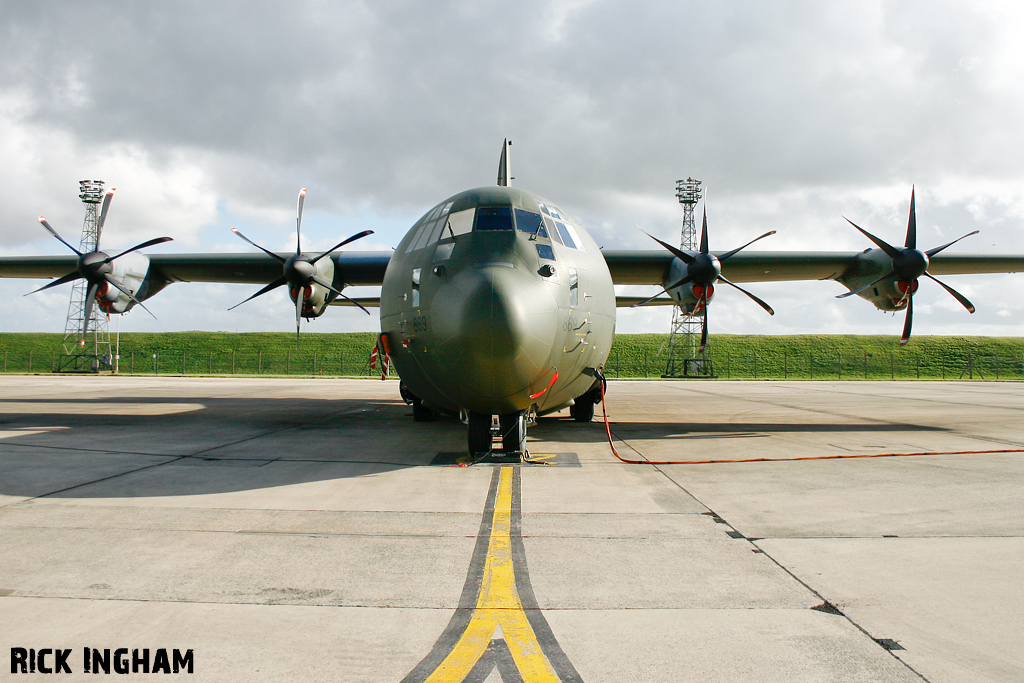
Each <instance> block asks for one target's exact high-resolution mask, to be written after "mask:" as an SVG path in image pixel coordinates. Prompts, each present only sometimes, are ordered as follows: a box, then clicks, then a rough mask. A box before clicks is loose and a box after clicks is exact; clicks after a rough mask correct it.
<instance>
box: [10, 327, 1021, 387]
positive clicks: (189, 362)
mask: <svg viewBox="0 0 1024 683" xmlns="http://www.w3.org/2000/svg"><path fill="white" fill-rule="evenodd" d="M667 337H668V335H665V334H623V335H619V336H617V337H616V338H615V344H614V345H613V347H612V352H611V355H610V356H609V359H608V364H607V366H606V371H607V374H608V376H609V377H660V376H661V375H662V374H663V373H664V372H665V368H666V361H667V354H666V353H662V355H660V356H659V355H658V352H659V350H660V349H661V347H662V345H663V344H665V341H666V339H667ZM375 338H376V335H375V334H373V333H369V332H354V333H345V334H323V333H316V332H304V333H303V334H302V336H301V337H300V338H299V340H298V343H296V340H295V335H293V334H291V333H287V332H260V333H244V334H233V333H225V332H165V333H140V332H134V333H124V334H121V340H120V355H121V358H120V372H121V373H122V374H153V373H159V374H168V375H173V374H189V375H206V374H218V375H227V374H237V375H254V374H265V375H305V376H311V375H317V376H321V375H333V376H337V375H346V376H368V375H370V374H372V373H371V371H370V369H369V356H370V350H371V349H372V348H373V345H374V341H375ZM61 339H62V335H59V334H12V333H2V334H0V363H3V365H2V367H0V370H2V371H4V372H9V373H25V372H40V373H42V372H50V371H51V369H52V368H53V367H54V366H55V365H56V364H59V358H60V356H61V354H63V352H64V351H63V347H62V344H61ZM110 352H111V353H112V352H113V349H111V350H110ZM154 356H156V357H155V358H154ZM708 357H709V358H710V359H711V361H712V365H713V370H714V374H715V375H716V376H718V377H720V378H723V379H728V378H732V379H754V378H756V379H844V380H845V379H890V378H894V379H917V378H920V379H943V378H945V379H959V378H961V377H963V378H971V377H973V378H974V379H1024V339H1020V338H1016V337H929V336H919V337H915V338H914V339H912V340H911V342H910V344H909V345H908V346H906V347H904V348H900V347H899V345H898V340H897V339H896V338H895V337H893V336H874V335H872V336H868V335H794V336H756V335H712V336H711V343H710V345H709V347H708ZM681 373H682V368H680V370H679V374H681Z"/></svg>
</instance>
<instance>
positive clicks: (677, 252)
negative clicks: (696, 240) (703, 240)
mask: <svg viewBox="0 0 1024 683" xmlns="http://www.w3.org/2000/svg"><path fill="white" fill-rule="evenodd" d="M634 227H635V228H636V229H637V230H639V231H640V232H642V233H644V234H645V235H647V236H648V237H650V238H651V239H652V240H654V241H655V242H657V243H658V244H660V245H661V246H663V247H665V248H666V249H668V250H669V251H670V252H672V255H673V256H675V257H676V258H678V259H679V260H680V261H682V262H683V263H686V264H690V263H693V257H692V256H690V255H689V254H687V253H686V252H685V251H682V250H681V249H680V248H679V247H673V246H672V245H671V244H669V243H667V242H662V241H661V240H659V239H658V238H657V237H655V236H654V235H652V234H650V233H648V232H647V231H645V230H643V229H642V228H641V227H640V226H639V225H634Z"/></svg>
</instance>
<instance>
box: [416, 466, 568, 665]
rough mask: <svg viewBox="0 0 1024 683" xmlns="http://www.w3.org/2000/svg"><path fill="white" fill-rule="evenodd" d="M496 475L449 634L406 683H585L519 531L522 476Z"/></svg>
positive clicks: (507, 471) (504, 471) (505, 470)
mask: <svg viewBox="0 0 1024 683" xmlns="http://www.w3.org/2000/svg"><path fill="white" fill-rule="evenodd" d="M520 472H521V470H520V468H517V467H512V466H507V465H506V466H504V467H501V468H500V469H495V470H494V473H493V474H492V476H491V487H490V491H489V493H488V496H487V504H486V506H485V508H484V518H483V520H482V522H481V524H480V533H479V535H478V536H477V544H476V549H475V550H474V552H473V558H472V560H471V561H470V565H469V575H468V576H467V577H466V585H465V587H464V588H463V591H462V598H461V599H460V600H459V607H458V608H457V609H456V610H455V614H454V615H453V616H452V619H451V621H450V622H449V623H448V627H447V628H446V629H445V631H444V633H442V634H441V637H440V638H438V640H437V642H436V643H435V644H434V648H433V649H432V650H431V652H430V654H428V655H427V656H426V657H425V658H424V659H423V661H421V662H420V663H419V665H417V667H416V668H415V669H413V670H412V672H410V673H409V675H408V676H406V677H405V678H404V679H403V680H402V683H468V682H469V681H482V680H485V679H486V678H487V676H488V675H489V674H490V673H491V672H492V671H493V670H494V669H497V670H498V675H499V676H500V677H501V679H502V680H503V681H506V682H507V683H510V682H511V681H522V682H523V683H555V682H559V681H560V682H563V683H567V682H569V681H573V682H581V681H582V680H583V679H582V678H580V675H579V674H578V673H577V672H576V669H575V668H574V667H573V665H572V663H571V662H570V661H569V659H568V658H567V657H566V656H565V653H563V652H562V649H561V647H560V646H559V644H558V641H557V640H555V637H554V634H553V633H552V632H551V628H550V627H549V626H548V623H547V620H546V619H545V618H544V615H543V614H542V613H541V611H540V609H539V608H538V607H537V600H536V598H535V597H534V594H533V588H532V586H531V585H530V576H529V572H528V571H527V567H526V554H525V550H524V547H523V539H522V534H521V532H520V519H521V517H522V511H521V508H520V491H519V487H520V481H521V479H520V477H521V474H520Z"/></svg>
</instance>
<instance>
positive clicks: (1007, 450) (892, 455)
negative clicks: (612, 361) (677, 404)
mask: <svg viewBox="0 0 1024 683" xmlns="http://www.w3.org/2000/svg"><path fill="white" fill-rule="evenodd" d="M600 384H601V412H602V413H603V414H604V431H605V433H606V434H607V435H608V446H609V447H610V448H611V449H612V454H613V455H614V456H615V457H616V458H618V459H619V460H620V461H622V462H624V463H626V464H628V465H717V464H723V463H738V462H786V461H794V460H840V459H844V458H902V457H910V456H915V455H980V454H985V453H1024V448H998V449H994V450H990V451H926V452H922V453H858V454H841V455H805V456H800V457H794V458H743V459H738V460H630V459H628V458H623V457H622V456H621V455H619V452H618V451H617V450H615V444H614V443H613V442H612V427H611V424H610V423H609V422H608V408H607V406H606V404H605V396H604V386H605V385H604V382H603V381H602V382H600Z"/></svg>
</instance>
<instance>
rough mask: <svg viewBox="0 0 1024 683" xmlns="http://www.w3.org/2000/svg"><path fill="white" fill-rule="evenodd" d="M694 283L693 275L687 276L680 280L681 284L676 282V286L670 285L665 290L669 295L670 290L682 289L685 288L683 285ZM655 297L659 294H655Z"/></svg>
mask: <svg viewBox="0 0 1024 683" xmlns="http://www.w3.org/2000/svg"><path fill="white" fill-rule="evenodd" d="M692 281H693V276H692V275H687V276H686V277H684V278H683V279H682V280H680V281H679V282H676V283H675V284H671V285H669V286H668V287H666V288H665V292H666V293H668V290H670V289H675V288H676V287H682V286H683V285H685V284H686V283H687V282H692ZM655 296H657V294H655ZM652 298H653V297H652ZM648 301H650V299H648Z"/></svg>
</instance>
